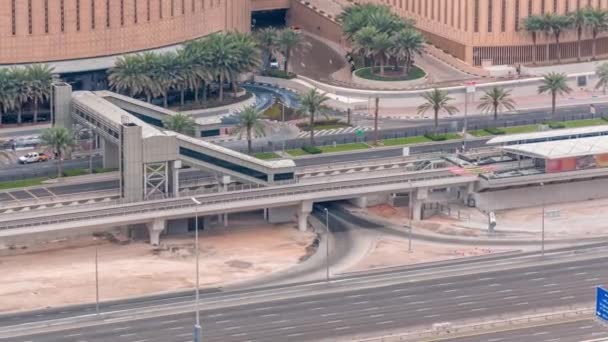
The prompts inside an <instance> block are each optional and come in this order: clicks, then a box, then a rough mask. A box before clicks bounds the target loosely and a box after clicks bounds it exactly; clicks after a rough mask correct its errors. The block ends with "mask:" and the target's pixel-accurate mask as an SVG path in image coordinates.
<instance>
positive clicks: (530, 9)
mask: <svg viewBox="0 0 608 342" xmlns="http://www.w3.org/2000/svg"><path fill="white" fill-rule="evenodd" d="M531 16H532V0H528V17H531Z"/></svg>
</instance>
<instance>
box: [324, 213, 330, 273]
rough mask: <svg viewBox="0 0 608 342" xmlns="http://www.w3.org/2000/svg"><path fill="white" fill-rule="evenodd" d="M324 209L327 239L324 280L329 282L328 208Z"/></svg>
mask: <svg viewBox="0 0 608 342" xmlns="http://www.w3.org/2000/svg"><path fill="white" fill-rule="evenodd" d="M324 209H325V228H326V229H327V239H326V241H325V280H326V281H327V282H329V235H330V230H329V210H327V208H324Z"/></svg>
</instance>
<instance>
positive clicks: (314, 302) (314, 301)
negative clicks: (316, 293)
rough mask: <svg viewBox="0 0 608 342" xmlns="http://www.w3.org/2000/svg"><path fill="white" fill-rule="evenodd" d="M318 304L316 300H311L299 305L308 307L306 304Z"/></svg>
mask: <svg viewBox="0 0 608 342" xmlns="http://www.w3.org/2000/svg"><path fill="white" fill-rule="evenodd" d="M318 302H319V301H318V300H311V301H308V302H302V303H301V304H306V305H308V304H316V303H318Z"/></svg>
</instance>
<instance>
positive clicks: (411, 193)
mask: <svg viewBox="0 0 608 342" xmlns="http://www.w3.org/2000/svg"><path fill="white" fill-rule="evenodd" d="M407 182H408V184H409V188H410V205H409V207H410V208H409V209H410V231H409V234H408V235H409V237H408V240H409V241H408V244H407V245H408V246H407V251H408V253H412V252H413V251H414V250H413V249H412V229H413V228H414V227H412V216H413V215H414V199H413V196H414V191H412V190H413V189H412V180H411V179H409V180H408V181H407Z"/></svg>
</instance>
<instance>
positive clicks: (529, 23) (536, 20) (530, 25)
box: [524, 15, 543, 64]
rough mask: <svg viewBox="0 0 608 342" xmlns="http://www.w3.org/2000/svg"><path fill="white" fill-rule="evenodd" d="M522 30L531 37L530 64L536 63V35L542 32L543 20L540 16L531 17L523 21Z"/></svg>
mask: <svg viewBox="0 0 608 342" xmlns="http://www.w3.org/2000/svg"><path fill="white" fill-rule="evenodd" d="M524 28H525V30H526V32H528V33H529V34H530V35H531V36H532V44H533V45H534V47H533V49H532V64H536V62H537V59H538V58H537V56H536V54H537V50H538V34H539V33H540V32H542V31H543V20H542V18H541V17H540V16H537V15H532V16H529V17H527V18H526V19H524Z"/></svg>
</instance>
